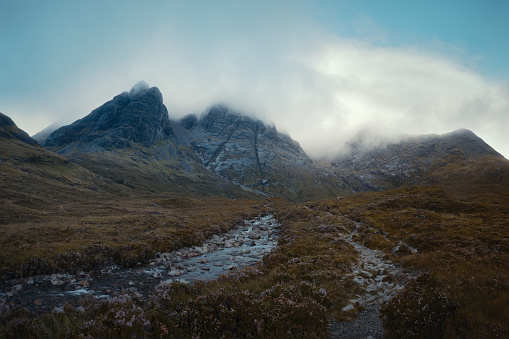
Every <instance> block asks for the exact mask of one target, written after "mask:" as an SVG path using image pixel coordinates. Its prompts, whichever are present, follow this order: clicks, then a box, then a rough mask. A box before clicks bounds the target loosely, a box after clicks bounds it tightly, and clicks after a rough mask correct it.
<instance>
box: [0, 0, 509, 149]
mask: <svg viewBox="0 0 509 339" xmlns="http://www.w3.org/2000/svg"><path fill="white" fill-rule="evenodd" d="M508 17H509V1H504V0H500V1H497V0H484V1H482V0H477V1H469V0H462V1H452V0H449V1H434V0H428V1H419V2H417V1H403V0H401V1H397V0H390V1H368V0H366V1H355V0H350V1H341V0H336V1H333V0H330V1H325V0H323V1H320V0H314V1H313V0H309V1H306V0H303V1H299V0H291V1H277V0H273V1H260V0H258V1H242V0H236V1H220V0H214V1H212V0H207V1H206V0H204V1H193V0H189V1H181V0H180V1H162V0H160V1H157V0H145V1H126V0H124V1H114V0H110V1H93V0H87V1H49V0H48V1H36V0H34V1H26V0H0V38H1V40H0V112H2V113H4V114H6V115H8V116H10V117H11V118H12V119H13V120H14V121H15V122H16V124H17V125H18V126H19V127H20V128H22V129H24V130H25V131H27V132H28V133H29V134H31V135H32V134H35V133H36V132H38V131H40V130H42V129H44V128H45V127H46V126H48V125H50V124H52V123H54V122H60V123H62V124H69V123H71V122H73V121H74V120H76V119H79V118H82V117H84V116H85V115H87V114H89V113H90V112H91V111H92V110H93V109H94V108H96V107H98V106H100V105H102V104H103V103H104V102H106V101H108V100H110V99H111V98H113V96H115V95H117V94H119V93H121V92H123V91H128V90H129V89H130V88H131V87H132V86H133V85H134V84H135V83H136V82H138V81H140V80H144V81H146V82H147V83H148V84H149V85H151V86H157V87H159V89H160V90H161V92H162V94H163V97H164V102H165V104H166V106H167V107H168V110H169V113H170V117H171V118H174V119H177V118H180V117H182V116H184V115H185V114H188V113H201V112H203V111H204V110H205V109H206V108H207V107H208V106H210V105H212V104H215V103H227V104H228V105H230V106H231V107H232V108H235V109H237V110H240V111H242V112H245V113H247V114H250V115H253V116H256V117H258V118H260V119H262V120H264V121H265V122H267V123H273V124H275V125H276V127H277V128H278V129H279V130H282V131H284V132H286V133H288V134H290V136H291V137H292V138H294V139H295V140H297V141H299V142H300V144H301V145H302V147H303V148H304V149H305V150H306V151H307V152H308V153H310V154H311V155H323V154H326V153H327V152H331V151H335V150H339V149H340V148H341V146H343V144H344V143H345V142H346V141H348V140H349V139H350V138H352V137H353V136H354V135H355V134H356V133H357V132H358V131H359V129H361V128H363V127H366V126H368V127H369V128H372V129H374V130H379V131H384V132H387V131H390V132H393V133H398V132H403V133H412V134H424V133H446V132H450V131H452V130H455V129H459V128H468V129H471V130H472V131H473V132H475V133H476V134H477V135H479V136H480V137H481V138H483V139H484V140H485V141H486V142H488V143H489V144H490V145H492V146H493V147H494V148H495V149H496V150H497V151H499V152H500V153H502V154H503V155H504V156H506V157H509V136H508V135H509V134H508V133H507V131H506V130H507V128H508V127H509V63H508V62H507V58H508V57H507V56H508V55H509V42H508V41H509V40H508V39H507V36H508V34H509V20H507V18H508Z"/></svg>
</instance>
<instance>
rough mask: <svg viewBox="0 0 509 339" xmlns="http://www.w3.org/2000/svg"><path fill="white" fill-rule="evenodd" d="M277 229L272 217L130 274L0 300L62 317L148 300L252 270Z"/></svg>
mask: <svg viewBox="0 0 509 339" xmlns="http://www.w3.org/2000/svg"><path fill="white" fill-rule="evenodd" d="M278 236H279V223H278V222H277V220H276V219H274V217H273V216H272V215H267V216H264V217H257V218H254V219H251V220H246V221H245V222H244V225H241V226H239V227H237V228H235V229H232V230H230V231H228V232H227V233H224V234H221V235H214V236H213V237H212V238H211V239H209V240H207V241H205V242H204V243H203V244H202V246H195V247H190V248H183V249H180V250H178V251H173V252H169V253H158V255H157V257H156V258H154V259H153V260H152V261H150V262H149V263H148V264H145V265H143V266H139V267H135V268H132V269H115V268H113V269H110V270H108V272H107V273H104V274H101V275H93V276H91V275H89V274H86V273H83V272H81V274H78V275H69V274H58V275H57V274H53V275H51V276H36V277H30V278H28V279H24V280H23V281H16V282H12V283H10V284H4V285H2V286H0V298H2V299H5V300H6V301H7V302H8V303H9V304H10V305H11V306H14V305H21V306H23V307H26V308H27V309H29V310H32V311H34V312H36V313H44V312H51V311H56V312H58V311H61V310H62V309H63V308H62V307H63V305H64V304H66V303H67V304H70V305H75V306H78V304H77V302H78V300H79V299H81V298H83V297H85V296H87V295H91V296H94V297H95V298H98V299H106V298H110V297H112V296H115V295H118V294H120V293H122V292H124V291H126V290H127V291H130V292H132V293H135V294H138V295H139V296H140V297H147V296H148V295H150V294H151V293H153V291H154V288H155V286H157V285H158V284H159V283H160V282H162V281H170V282H171V281H176V280H178V281H181V282H187V283H192V282H193V280H204V281H207V280H213V279H217V278H218V277H220V276H221V275H222V274H225V273H228V272H230V271H231V270H234V269H236V268H241V267H244V266H247V265H252V264H254V263H256V262H258V261H260V260H261V259H262V258H263V256H264V255H265V254H267V253H269V252H270V251H271V250H272V249H273V248H274V247H276V246H277V241H278Z"/></svg>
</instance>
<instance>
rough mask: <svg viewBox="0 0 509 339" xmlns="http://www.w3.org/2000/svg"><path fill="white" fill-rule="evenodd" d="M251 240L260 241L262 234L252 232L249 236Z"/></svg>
mask: <svg viewBox="0 0 509 339" xmlns="http://www.w3.org/2000/svg"><path fill="white" fill-rule="evenodd" d="M248 237H249V239H253V240H258V239H260V238H261V236H260V233H258V232H250V233H249V234H248Z"/></svg>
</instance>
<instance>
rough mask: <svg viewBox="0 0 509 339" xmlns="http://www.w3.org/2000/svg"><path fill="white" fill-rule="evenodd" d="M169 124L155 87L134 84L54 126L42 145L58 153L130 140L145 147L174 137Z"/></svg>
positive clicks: (96, 149)
mask: <svg viewBox="0 0 509 339" xmlns="http://www.w3.org/2000/svg"><path fill="white" fill-rule="evenodd" d="M172 127H173V126H172V124H171V123H170V120H169V117H168V111H167V109H166V107H165V106H164V104H163V97H162V95H161V92H160V91H159V89H158V88H157V87H152V88H148V86H144V85H143V84H141V85H139V84H137V85H135V86H134V87H133V89H131V91H130V92H129V93H127V92H124V93H122V94H120V95H117V96H116V97H114V98H113V99H112V100H111V101H109V102H107V103H105V104H104V105H102V106H101V107H99V108H97V109H95V110H94V111H92V113H90V114H89V115H88V116H86V117H84V118H83V119H80V120H77V121H76V122H74V123H73V124H71V125H69V126H64V127H61V128H59V129H57V130H56V131H55V132H53V133H52V134H51V135H50V136H49V137H48V138H47V139H46V141H45V142H44V147H48V148H50V149H57V151H58V153H61V154H67V153H69V152H71V151H74V150H79V151H81V152H102V151H104V150H111V149H115V148H125V147H129V146H131V143H132V142H134V143H139V144H142V145H144V146H147V147H148V146H151V145H153V144H155V143H156V142H157V141H159V140H168V139H170V138H172V137H174V136H175V132H174V130H173V128H172Z"/></svg>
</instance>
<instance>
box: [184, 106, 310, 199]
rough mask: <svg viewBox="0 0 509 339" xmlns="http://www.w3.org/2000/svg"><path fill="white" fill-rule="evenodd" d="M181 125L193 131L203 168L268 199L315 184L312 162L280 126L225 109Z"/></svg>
mask: <svg viewBox="0 0 509 339" xmlns="http://www.w3.org/2000/svg"><path fill="white" fill-rule="evenodd" d="M179 123H180V124H181V126H182V127H183V128H186V129H187V130H188V131H189V133H190V135H191V138H192V145H193V149H194V151H195V153H196V154H197V155H198V156H199V157H200V159H201V160H202V163H203V165H204V166H205V167H206V168H207V169H209V170H210V171H211V172H214V173H216V174H218V175H220V176H221V177H224V178H227V179H229V180H231V181H233V182H235V183H238V184H241V185H246V186H249V187H251V188H254V189H256V190H259V191H263V192H266V193H269V194H271V193H275V191H278V190H279V192H282V191H283V190H289V191H291V190H294V191H295V190H297V187H298V186H301V185H303V184H304V182H307V181H311V182H313V185H314V184H315V183H314V175H315V173H314V171H315V170H316V169H315V168H313V165H312V161H311V159H310V158H309V157H308V156H307V155H306V153H305V152H304V151H303V150H302V148H301V147H300V145H299V144H298V143H297V142H296V141H294V140H292V139H291V138H290V137H289V136H287V135H284V134H282V133H279V132H278V131H277V130H276V128H275V127H271V126H266V125H265V124H264V123H263V122H261V121H259V120H258V121H257V120H254V119H251V118H249V117H246V116H242V115H240V114H239V113H237V112H234V111H231V110H230V109H228V108H226V107H223V106H220V105H218V106H213V107H211V108H210V109H209V110H208V111H207V112H206V114H205V115H203V116H202V117H201V118H200V119H197V118H196V116H194V115H192V116H187V117H185V118H183V119H182V120H180V122H179ZM295 174H298V175H295ZM277 186H279V188H278V189H276V188H277ZM283 187H285V188H284V189H283ZM287 193H288V192H287Z"/></svg>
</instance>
